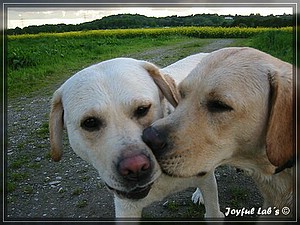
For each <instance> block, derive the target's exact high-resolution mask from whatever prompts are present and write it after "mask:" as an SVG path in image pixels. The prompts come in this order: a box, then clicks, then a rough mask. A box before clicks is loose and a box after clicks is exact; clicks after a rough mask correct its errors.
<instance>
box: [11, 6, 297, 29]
mask: <svg viewBox="0 0 300 225" xmlns="http://www.w3.org/2000/svg"><path fill="white" fill-rule="evenodd" d="M128 6H129V7H128ZM209 6H210V7H207V5H199V4H198V5H174V4H173V5H170V6H168V5H158V6H156V7H152V6H145V7H141V5H138V6H134V5H133V6H132V5H126V7H103V5H93V7H92V6H89V5H83V7H76V8H75V7H8V11H7V12H8V17H7V19H8V28H15V27H17V26H18V27H24V26H29V25H42V24H58V23H65V24H78V23H82V22H87V21H92V20H95V19H100V18H102V17H104V16H108V15H113V14H121V13H131V14H136V13H138V14H142V15H146V16H155V17H165V16H172V15H178V16H188V15H192V14H202V13H217V14H219V15H229V14H230V15H235V14H238V15H250V14H251V13H254V14H256V13H259V14H261V15H270V14H274V15H280V14H283V13H286V14H292V13H293V8H292V7H270V6H268V5H266V6H265V7H249V6H245V7H241V5H238V6H239V7H232V5H229V6H228V5H224V4H223V5H220V4H219V5H217V6H214V5H209Z"/></svg>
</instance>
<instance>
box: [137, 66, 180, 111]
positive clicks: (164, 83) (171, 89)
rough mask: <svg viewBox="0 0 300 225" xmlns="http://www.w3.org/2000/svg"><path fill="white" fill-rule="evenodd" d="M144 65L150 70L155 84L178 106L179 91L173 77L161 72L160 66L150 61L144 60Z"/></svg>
mask: <svg viewBox="0 0 300 225" xmlns="http://www.w3.org/2000/svg"><path fill="white" fill-rule="evenodd" d="M143 67H144V68H145V69H146V70H147V71H148V73H149V74H150V76H151V77H152V79H153V80H154V82H155V84H156V85H157V86H158V87H159V89H160V90H161V91H162V93H163V95H164V96H165V97H166V99H167V100H168V101H169V102H170V103H171V104H172V105H173V106H174V107H176V106H177V105H178V100H179V93H178V90H177V86H176V83H175V81H174V80H173V78H171V77H170V76H168V75H166V74H161V72H160V71H159V68H158V67H156V66H155V65H153V64H151V63H149V62H144V64H143Z"/></svg>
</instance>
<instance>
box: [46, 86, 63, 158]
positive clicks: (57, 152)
mask: <svg viewBox="0 0 300 225" xmlns="http://www.w3.org/2000/svg"><path fill="white" fill-rule="evenodd" d="M63 114H64V110H63V105H62V101H61V93H60V90H59V89H58V90H57V91H56V92H55V93H54V95H53V98H52V104H51V111H50V119H49V131H50V145H51V157H52V159H53V160H54V161H56V162H57V161H59V160H60V159H61V157H62V150H63V144H62V143H63V126H64V122H63Z"/></svg>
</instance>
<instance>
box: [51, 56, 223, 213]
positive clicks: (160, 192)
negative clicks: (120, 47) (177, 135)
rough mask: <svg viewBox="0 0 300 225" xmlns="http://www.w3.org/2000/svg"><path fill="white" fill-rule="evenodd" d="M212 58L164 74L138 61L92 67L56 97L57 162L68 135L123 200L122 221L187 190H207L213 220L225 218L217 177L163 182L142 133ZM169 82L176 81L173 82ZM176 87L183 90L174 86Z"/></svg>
mask: <svg viewBox="0 0 300 225" xmlns="http://www.w3.org/2000/svg"><path fill="white" fill-rule="evenodd" d="M206 55H207V53H199V54H196V55H192V56H189V57H187V58H185V59H182V60H180V61H178V62H177V63H175V64H172V65H170V66H168V67H166V68H164V69H161V70H160V69H159V68H158V67H156V66H155V65H153V64H151V63H149V62H146V61H140V60H135V59H130V58H117V59H112V60H108V61H104V62H101V63H99V64H96V65H92V66H90V67H88V68H86V69H83V70H82V71H80V72H78V73H76V74H75V75H74V76H72V77H71V78H69V79H68V80H67V81H66V82H65V83H64V84H63V85H62V86H61V87H60V88H59V89H58V90H57V91H56V92H55V93H54V95H53V100H52V107H51V112H50V121H49V127H50V142H51V153H52V158H53V160H54V161H59V160H60V159H61V157H62V148H63V146H62V137H63V128H64V127H65V128H66V130H67V133H68V138H69V142H70V145H71V147H72V149H73V150H74V151H75V153H77V155H79V156H80V157H81V158H82V159H84V160H86V161H87V162H89V163H91V164H92V165H93V166H94V167H95V168H96V169H97V170H98V172H99V174H100V176H101V177H102V179H103V181H104V182H105V183H106V185H107V187H108V188H109V189H110V190H112V191H113V192H114V194H115V215H116V217H141V213H142V209H143V207H145V206H147V205H149V204H150V203H152V202H154V201H158V200H162V199H163V198H164V197H166V196H167V195H169V194H170V193H172V192H177V191H180V190H183V189H185V188H187V187H191V186H193V187H197V186H199V187H200V188H201V191H202V193H203V198H204V202H205V208H206V217H223V213H222V212H220V209H219V203H218V192H217V185H216V180H215V177H214V173H213V172H211V173H209V174H208V175H207V176H205V177H203V178H202V177H194V178H172V177H170V176H166V175H164V174H161V169H160V167H159V164H158V163H157V161H156V159H155V157H154V155H153V153H152V151H151V149H149V147H148V146H147V145H146V144H145V143H144V142H143V141H142V138H141V136H142V131H143V129H144V128H146V127H147V126H149V125H150V124H151V123H153V122H154V121H155V120H157V119H159V118H162V117H164V116H166V115H167V114H168V113H169V112H170V111H171V110H173V106H176V105H177V99H176V98H173V97H172V98H171V97H169V99H171V104H172V105H173V106H172V105H171V104H170V103H168V102H167V101H166V100H165V98H164V96H163V94H162V92H165V91H164V89H168V90H171V95H172V96H175V95H176V93H172V90H174V91H176V89H175V85H176V84H175V82H176V83H178V82H179V81H181V80H182V79H183V78H184V77H185V76H187V75H188V73H189V72H190V71H191V70H192V69H193V68H194V67H195V66H196V65H197V64H198V63H199V62H200V61H201V60H202V58H203V57H204V56H206ZM167 74H173V77H172V78H171V77H169V76H168V75H167ZM174 80H175V82H174Z"/></svg>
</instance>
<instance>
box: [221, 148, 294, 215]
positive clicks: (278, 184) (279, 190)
mask: <svg viewBox="0 0 300 225" xmlns="http://www.w3.org/2000/svg"><path fill="white" fill-rule="evenodd" d="M226 164H230V165H232V166H234V167H237V168H240V169H242V170H243V171H244V172H245V173H246V174H247V175H249V176H251V177H252V178H253V180H254V181H255V183H256V185H257V187H258V188H259V190H260V192H261V194H262V195H263V197H264V207H269V206H272V207H277V208H280V209H281V208H282V207H284V206H288V207H292V206H293V201H294V200H293V197H294V196H293V188H294V186H295V184H294V183H293V174H294V171H295V168H294V167H292V168H289V165H290V164H291V162H290V163H289V164H288V165H285V167H284V168H276V167H275V166H274V165H272V164H271V163H270V161H269V160H268V157H267V156H266V154H257V155H256V156H253V155H252V157H250V156H249V157H247V156H245V155H244V156H241V155H239V156H236V157H233V159H232V160H230V162H227V163H226ZM276 172H277V173H276Z"/></svg>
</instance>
